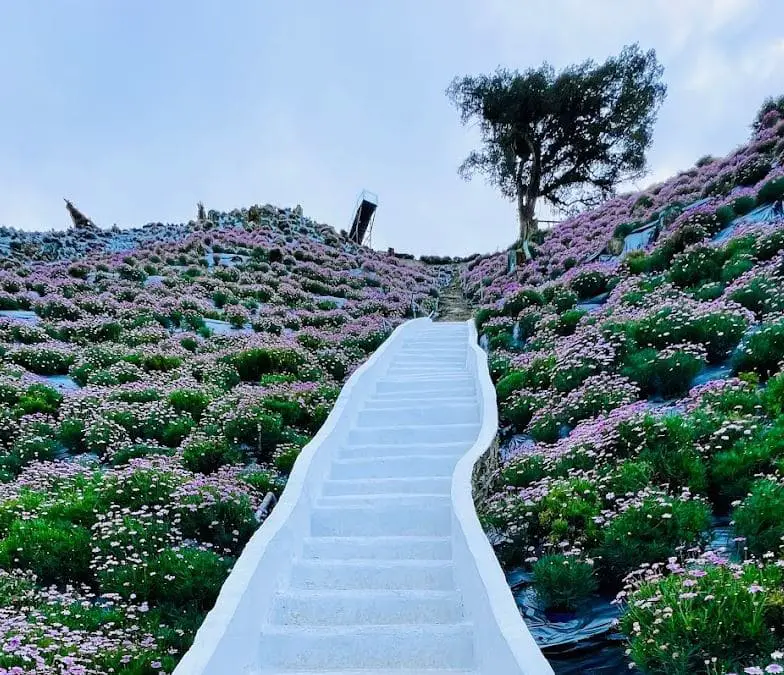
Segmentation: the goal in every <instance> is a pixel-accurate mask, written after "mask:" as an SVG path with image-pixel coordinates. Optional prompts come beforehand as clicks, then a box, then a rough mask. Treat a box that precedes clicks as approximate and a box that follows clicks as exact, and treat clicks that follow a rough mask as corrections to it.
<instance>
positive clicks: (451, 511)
mask: <svg viewBox="0 0 784 675" xmlns="http://www.w3.org/2000/svg"><path fill="white" fill-rule="evenodd" d="M475 339H476V336H475V331H474V330H473V327H472V326H471V325H470V324H468V323H467V322H463V323H439V324H433V323H432V322H430V321H429V320H427V319H419V320H417V321H412V322H409V323H408V324H406V325H405V326H403V327H402V328H401V329H398V331H396V333H395V334H394V335H393V336H392V338H390V340H389V341H388V342H387V343H386V344H385V346H382V348H381V349H380V350H379V352H377V354H376V358H377V361H376V362H375V363H369V364H366V366H367V372H364V373H360V374H359V375H358V377H357V380H356V382H355V383H354V384H353V385H352V383H351V380H350V381H349V384H348V385H347V388H348V390H349V396H348V398H347V399H346V400H345V401H344V402H343V403H341V401H339V402H338V404H337V405H336V411H334V412H333V415H336V418H335V420H334V422H335V423H334V424H332V425H331V424H330V420H328V421H327V424H325V427H327V435H326V436H325V438H324V439H323V443H322V447H320V448H318V449H317V450H316V451H315V452H314V454H313V456H312V459H311V458H308V457H305V459H304V460H303V459H302V456H301V461H304V462H308V461H312V464H313V466H312V467H310V468H308V469H306V472H307V476H306V477H305V478H304V479H302V478H301V475H298V476H296V477H295V476H294V475H292V478H291V480H290V481H289V486H288V487H287V488H286V492H289V491H290V490H291V491H294V493H293V495H289V496H291V502H292V505H291V506H290V507H289V506H286V505H285V504H284V501H285V499H286V497H287V495H286V492H284V495H283V499H282V500H281V503H280V504H279V505H278V507H277V508H276V509H275V511H274V512H273V514H272V516H271V517H270V519H269V520H268V521H267V523H265V525H263V526H262V527H261V528H260V530H259V532H258V533H257V534H256V535H255V536H254V539H252V540H251V542H250V543H249V545H248V547H247V548H246V551H245V552H244V553H243V556H242V557H241V558H240V561H238V563H237V566H236V567H235V571H234V572H232V577H235V576H236V577H237V579H235V580H232V577H230V578H229V581H228V582H227V584H226V585H225V586H224V589H223V590H222V592H221V598H219V600H218V604H217V606H216V609H215V610H213V612H211V614H210V616H208V619H207V621H206V622H205V625H204V626H203V627H202V629H201V630H200V631H199V634H198V635H197V637H196V644H195V646H194V648H193V649H192V650H191V652H189V654H188V655H186V657H185V658H184V659H183V662H182V663H181V664H180V666H179V667H178V669H177V670H176V671H175V675H234V674H235V673H237V674H238V675H239V674H240V673H245V674H248V675H250V674H253V675H261V674H263V673H275V674H276V675H284V674H286V675H316V674H321V675H349V674H351V673H353V674H354V675H415V674H416V675H427V674H430V675H479V674H480V673H481V674H485V675H548V674H551V673H552V671H551V670H550V668H549V666H548V665H547V662H546V661H545V660H544V657H542V655H541V652H539V650H538V648H537V647H536V645H535V644H534V642H533V640H532V639H531V637H530V634H528V631H527V629H526V628H525V625H524V623H523V621H522V619H521V618H520V615H519V613H518V612H517V608H516V607H515V605H514V600H513V599H512V597H511V593H510V591H509V588H508V586H507V585H506V583H505V580H504V578H503V574H502V573H501V570H500V567H499V566H498V564H497V562H496V561H495V558H494V557H493V554H492V550H491V549H490V547H489V544H488V543H487V540H486V538H485V537H484V535H483V533H482V532H481V529H480V528H479V523H478V521H476V516H475V513H474V510H473V504H472V502H471V495H470V471H471V467H472V466H473V460H472V459H468V458H467V459H468V464H467V466H466V468H465V469H463V479H462V481H461V480H458V479H457V478H453V476H455V477H456V476H458V475H460V470H461V469H460V467H457V471H456V466H457V465H458V463H459V462H460V460H461V458H463V457H464V455H466V454H470V452H471V451H472V449H473V448H474V447H475V445H476V444H478V443H482V444H484V447H485V448H487V447H488V445H489V441H490V440H491V439H492V438H493V437H494V435H495V431H496V417H495V401H494V400H492V404H493V407H492V417H491V418H489V419H486V418H485V415H484V413H483V409H485V408H484V406H485V405H486V403H487V395H486V392H487V391H488V389H489V390H490V391H492V387H491V386H490V384H489V377H487V375H486V372H485V373H484V374H482V373H481V371H478V368H479V367H480V366H483V367H484V368H485V369H486V365H484V355H483V354H482V353H481V352H480V351H479V350H478V349H477V348H475V347H472V346H471V343H472V342H473V341H475ZM363 383H365V385H366V386H363ZM352 387H354V391H353V392H352V391H351V389H352ZM345 391H346V390H344V392H345ZM355 399H356V400H355ZM352 401H354V402H355V403H356V405H355V407H354V409H353V412H352ZM341 407H342V409H341ZM331 419H332V416H331ZM341 422H346V424H347V426H346V429H345V433H341V430H340V429H341V427H340V423H341ZM330 426H331V427H332V428H331V429H330V428H329V427H330ZM320 433H321V432H320ZM317 438H318V437H317ZM333 438H334V439H336V441H335V443H334V451H331V448H330V447H329V445H330V440H331V439H333ZM478 439H479V440H478ZM483 439H486V440H483ZM306 450H307V448H306ZM319 453H321V455H319ZM325 453H326V454H325ZM306 454H307V453H306V452H305V451H303V455H306ZM477 456H478V455H477ZM319 458H321V459H322V460H323V469H319V468H318V467H317V464H318V462H319ZM461 466H462V463H461ZM297 469H299V462H298V467H297V468H296V469H295V472H296V471H297ZM458 484H461V485H462V486H463V487H462V488H461V489H460V490H458V489H457V487H456V486H457V485H458ZM298 490H299V494H297V491H298ZM463 491H464V492H466V493H467V494H462V492H463ZM286 509H288V511H289V512H290V513H288V514H287V513H286ZM274 518H278V520H280V521H281V522H280V523H277V522H276V523H272V521H273V519H274ZM472 519H473V520H472ZM265 528H270V530H269V532H271V534H268V532H265ZM262 540H266V541H262ZM260 541H261V543H259V542H260ZM254 558H255V559H254ZM237 568H239V571H238V569H237ZM235 573H236V574H235ZM254 624H255V625H254ZM254 636H255V637H254ZM248 643H251V647H248Z"/></svg>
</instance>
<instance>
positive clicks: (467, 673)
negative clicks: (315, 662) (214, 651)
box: [242, 668, 481, 675]
mask: <svg viewBox="0 0 784 675" xmlns="http://www.w3.org/2000/svg"><path fill="white" fill-rule="evenodd" d="M242 675H262V672H261V671H258V670H256V671H248V672H247V673H243V674H242ZM263 675H481V673H479V672H478V671H476V670H465V669H463V668H461V669H460V670H455V669H454V668H417V669H416V670H410V669H408V668H406V669H404V670H401V669H400V668H395V669H393V670H389V669H388V668H383V669H378V668H373V669H367V668H363V669H362V670H356V669H355V668H352V669H350V670H343V669H341V670H332V669H330V670H324V669H323V668H319V669H318V670H274V671H268V670H265V671H264V673H263Z"/></svg>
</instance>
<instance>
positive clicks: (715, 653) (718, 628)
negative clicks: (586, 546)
mask: <svg viewBox="0 0 784 675" xmlns="http://www.w3.org/2000/svg"><path fill="white" fill-rule="evenodd" d="M782 576H783V573H782V570H781V568H779V567H777V566H776V565H775V564H767V565H759V566H758V565H743V566H740V565H731V564H710V563H706V562H702V563H700V564H698V565H697V566H689V567H688V568H686V569H684V568H680V571H678V572H677V573H675V574H670V575H667V576H665V577H663V578H662V577H661V576H658V577H657V578H656V579H652V580H651V581H649V582H645V583H642V584H641V585H640V587H639V588H638V589H637V590H636V591H634V592H633V593H632V594H631V595H630V597H628V598H627V599H626V603H625V607H624V610H625V611H624V614H623V616H622V618H621V623H620V626H619V628H620V630H621V631H622V632H623V633H624V634H625V635H627V636H628V643H629V658H630V659H631V660H633V661H634V663H635V664H636V665H637V668H639V669H640V670H641V672H643V673H657V674H659V675H683V674H685V673H733V672H734V673H743V672H744V671H745V672H747V673H751V672H763V671H761V670H760V671H756V670H755V671H752V670H748V669H745V668H746V667H749V668H750V667H751V666H752V665H756V664H762V666H763V668H764V667H765V664H768V663H770V658H771V656H770V655H771V654H772V653H773V652H774V651H776V650H777V649H779V648H780V647H781V637H780V635H779V630H780V627H781V625H782V621H784V616H782V610H781V607H782V605H781V594H782ZM750 589H752V591H753V592H751V591H750ZM756 589H760V590H759V591H757V590H756ZM714 659H715V661H714ZM706 662H707V664H709V665H708V666H706ZM767 672H769V673H773V672H776V671H775V670H768V671H767Z"/></svg>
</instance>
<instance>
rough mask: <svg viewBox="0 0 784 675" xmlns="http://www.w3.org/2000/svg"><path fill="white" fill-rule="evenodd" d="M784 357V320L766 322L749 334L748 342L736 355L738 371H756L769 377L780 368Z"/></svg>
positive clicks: (735, 367) (735, 366) (734, 364)
mask: <svg viewBox="0 0 784 675" xmlns="http://www.w3.org/2000/svg"><path fill="white" fill-rule="evenodd" d="M783 359H784V321H780V322H778V323H772V324H764V325H763V326H762V328H761V329H760V330H759V331H757V332H756V333H753V334H752V335H750V336H749V338H748V340H747V341H746V344H745V345H744V346H743V348H742V349H740V350H738V352H737V353H736V355H735V358H734V363H733V367H734V370H735V372H736V373H742V372H747V371H754V372H756V373H757V374H758V375H759V376H760V377H762V378H764V379H767V378H769V377H770V376H771V375H773V374H774V373H776V372H777V371H778V370H779V364H780V363H781V362H782V360H783Z"/></svg>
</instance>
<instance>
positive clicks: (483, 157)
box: [447, 45, 666, 235]
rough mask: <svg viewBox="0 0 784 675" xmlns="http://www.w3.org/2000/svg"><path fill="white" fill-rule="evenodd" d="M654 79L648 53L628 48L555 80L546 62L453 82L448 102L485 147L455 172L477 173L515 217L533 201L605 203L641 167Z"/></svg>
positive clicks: (531, 208) (659, 96) (655, 100)
mask: <svg viewBox="0 0 784 675" xmlns="http://www.w3.org/2000/svg"><path fill="white" fill-rule="evenodd" d="M662 72H663V71H662V68H661V66H660V65H659V63H658V61H657V60H656V54H655V52H653V51H649V52H647V53H643V52H642V51H641V50H640V49H639V47H638V46H637V45H631V46H628V47H626V48H624V49H623V51H622V52H621V53H620V54H619V55H618V56H616V57H611V58H609V59H608V60H607V61H605V62H604V63H602V64H598V65H597V64H596V63H594V62H593V61H586V62H584V63H582V64H579V65H573V66H570V67H568V68H567V69H565V70H564V71H562V72H560V73H556V72H555V71H554V69H553V68H552V67H551V66H550V65H548V64H544V65H542V66H540V67H539V68H536V69H531V70H528V71H526V72H524V73H519V72H510V71H507V70H498V71H496V72H495V73H494V74H493V75H482V76H479V77H464V78H455V79H454V80H453V82H452V83H451V85H450V87H449V89H448V90H447V95H448V96H449V98H450V99H451V100H452V102H453V103H454V104H455V106H456V107H457V108H458V110H459V111H460V114H461V118H462V120H463V122H464V123H468V122H469V121H472V120H474V119H476V120H477V121H478V122H479V129H480V133H481V136H482V143H483V148H482V150H481V151H478V152H473V153H471V155H469V157H468V158H467V159H466V161H465V162H464V163H463V165H462V167H461V169H460V171H461V174H462V175H464V176H471V175H472V174H474V173H475V172H479V173H482V174H484V175H486V176H487V177H488V178H489V180H490V181H491V182H493V183H494V184H495V185H497V186H498V188H499V189H500V190H501V192H502V194H503V195H504V196H505V197H507V198H510V199H511V198H515V197H517V196H518V195H519V196H520V197H521V199H522V202H523V209H522V212H523V214H525V213H530V214H533V213H534V212H535V205H536V200H537V199H538V198H540V197H542V198H544V199H547V200H549V201H550V202H551V203H553V204H555V205H556V206H563V205H564V204H565V203H568V202H572V201H574V199H577V200H578V201H580V202H582V203H584V204H590V203H593V202H595V201H596V200H597V199H601V198H603V197H605V196H606V195H608V194H609V193H610V192H611V191H612V189H613V187H614V186H615V185H617V184H618V183H619V182H622V181H623V180H625V179H629V178H632V177H635V176H639V175H641V172H642V171H643V170H644V168H645V151H646V149H647V148H648V147H649V145H650V143H651V134H652V130H653V124H654V120H655V118H656V111H657V109H658V107H659V105H660V104H661V102H662V100H663V99H664V95H665V92H666V88H665V86H664V85H663V84H662V82H661V76H662ZM523 217H524V216H523ZM528 225H530V222H521V228H522V227H523V226H525V227H526V228H527V227H528ZM523 234H526V235H527V234H529V233H528V232H525V233H523Z"/></svg>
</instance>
